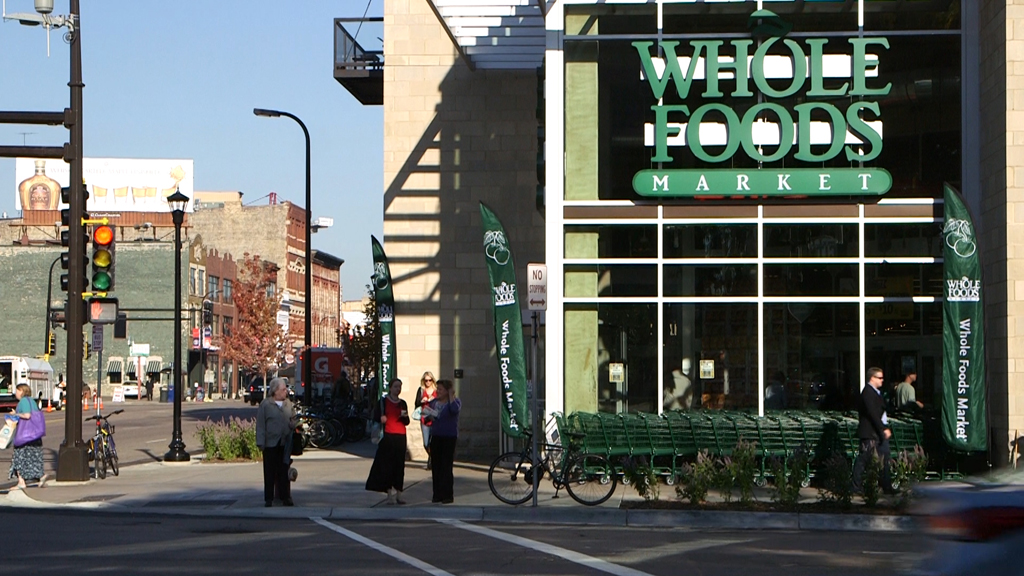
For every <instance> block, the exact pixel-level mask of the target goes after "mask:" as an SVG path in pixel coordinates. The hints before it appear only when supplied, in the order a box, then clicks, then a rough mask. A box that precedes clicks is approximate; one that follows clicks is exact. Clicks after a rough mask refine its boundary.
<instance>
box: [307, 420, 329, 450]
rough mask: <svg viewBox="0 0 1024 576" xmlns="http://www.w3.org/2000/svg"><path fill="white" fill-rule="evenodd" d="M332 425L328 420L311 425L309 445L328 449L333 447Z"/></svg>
mask: <svg viewBox="0 0 1024 576" xmlns="http://www.w3.org/2000/svg"><path fill="white" fill-rule="evenodd" d="M331 440H332V438H331V425H330V424H328V423H327V421H326V420H316V421H315V422H313V423H312V424H310V425H309V445H310V446H312V447H313V448H326V447H328V446H330V445H331Z"/></svg>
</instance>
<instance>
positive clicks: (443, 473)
mask: <svg viewBox="0 0 1024 576" xmlns="http://www.w3.org/2000/svg"><path fill="white" fill-rule="evenodd" d="M461 411H462V401H461V400H459V399H458V398H456V397H455V386H454V384H453V383H452V381H451V380H447V379H444V378H442V379H441V380H438V381H437V397H436V398H434V399H433V400H432V401H431V402H430V404H429V405H427V406H426V407H424V408H423V409H422V410H421V412H422V413H423V414H424V415H425V416H426V417H427V418H429V420H430V455H431V458H432V459H433V469H432V471H431V472H432V476H433V484H434V497H433V498H432V499H431V502H434V503H438V502H440V503H441V504H451V503H452V502H454V501H455V474H454V470H453V467H454V465H455V445H456V443H457V442H458V439H459V412H461Z"/></svg>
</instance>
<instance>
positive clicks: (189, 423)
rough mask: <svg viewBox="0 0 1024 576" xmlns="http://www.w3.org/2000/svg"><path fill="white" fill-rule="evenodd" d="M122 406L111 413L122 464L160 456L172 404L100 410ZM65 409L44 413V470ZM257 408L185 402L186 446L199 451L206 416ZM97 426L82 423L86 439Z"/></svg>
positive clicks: (3, 466) (52, 457) (2, 472)
mask: <svg viewBox="0 0 1024 576" xmlns="http://www.w3.org/2000/svg"><path fill="white" fill-rule="evenodd" d="M89 408H90V409H89V410H88V411H86V412H85V413H84V414H83V418H85V417H89V416H92V415H94V414H95V413H96V409H95V407H94V406H92V405H90V406H89ZM119 409H124V412H123V413H121V414H117V415H116V416H111V417H110V422H111V423H113V424H114V438H115V439H116V440H117V453H118V457H119V458H120V461H121V464H122V465H130V464H138V463H142V462H154V461H157V460H160V459H161V458H162V457H163V455H164V454H165V453H166V452H167V446H168V444H170V442H171V432H172V430H173V427H174V422H173V416H174V405H173V404H171V403H166V402H165V403H161V402H157V401H152V402H149V401H145V400H128V401H126V402H124V403H118V404H114V403H113V402H109V401H106V400H105V401H104V406H103V414H109V413H111V412H113V411H115V410H119ZM64 415H65V412H64V411H62V410H58V411H54V412H48V413H47V414H46V437H45V438H43V451H44V456H43V458H44V460H45V463H46V470H47V472H51V473H52V472H53V471H54V470H55V469H56V462H57V451H58V450H59V448H60V444H61V442H63V440H64V432H65V418H64ZM255 416H256V408H255V407H252V406H249V405H248V404H246V403H244V402H242V401H241V400H224V401H215V402H203V403H193V402H185V403H183V404H182V406H181V431H182V437H183V439H184V441H185V446H186V450H188V451H189V452H195V453H198V452H200V451H201V447H200V445H199V441H198V439H197V437H196V428H197V426H198V425H199V424H200V423H201V422H205V421H206V420H207V419H211V420H215V421H216V420H222V419H229V418H233V417H240V418H255ZM95 429H96V424H95V422H93V421H91V420H90V421H84V422H83V423H82V439H83V440H85V441H88V440H89V438H91V437H92V435H93V434H94V432H95ZM11 454H12V451H11V450H10V449H7V450H0V486H4V485H7V484H8V483H7V482H6V480H7V468H8V466H9V465H10V464H9V463H10V461H11Z"/></svg>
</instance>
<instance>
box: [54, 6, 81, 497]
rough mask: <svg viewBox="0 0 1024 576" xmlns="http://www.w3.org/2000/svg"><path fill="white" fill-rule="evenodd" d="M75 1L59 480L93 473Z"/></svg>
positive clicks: (78, 29) (74, 9) (78, 34)
mask: <svg viewBox="0 0 1024 576" xmlns="http://www.w3.org/2000/svg"><path fill="white" fill-rule="evenodd" d="M70 2H71V6H70V7H71V9H70V12H71V25H72V30H71V31H70V32H69V35H70V37H71V77H70V80H69V81H68V86H69V87H70V88H71V110H70V116H71V118H70V126H68V128H69V130H70V133H71V138H70V141H69V142H68V144H69V146H68V150H67V159H68V160H69V163H70V164H71V169H70V172H69V179H70V181H69V183H68V185H69V186H70V194H71V197H70V198H68V215H69V216H70V219H71V221H70V222H69V223H68V224H69V226H68V235H69V238H68V256H69V259H68V305H67V310H65V311H64V322H65V326H66V327H67V333H68V338H67V360H68V364H67V386H68V399H69V401H68V403H67V411H66V413H65V415H64V442H62V443H61V445H60V450H59V451H58V453H57V480H58V481H82V480H88V478H89V460H88V457H87V454H86V446H85V443H84V442H83V441H82V403H81V401H80V399H81V398H82V388H83V387H84V382H83V380H82V378H83V372H82V369H83V366H82V363H83V360H84V359H83V358H82V356H83V350H82V348H83V346H82V327H83V325H84V324H85V314H84V312H85V309H84V306H83V305H82V302H83V301H82V292H83V290H84V289H85V286H84V285H83V284H84V280H85V262H84V260H85V257H86V254H85V230H84V225H83V224H82V218H83V217H84V216H85V193H84V190H83V188H84V186H83V182H82V155H83V154H82V152H83V151H82V143H83V138H82V88H83V87H84V86H85V84H83V83H82V22H81V18H80V7H79V0H70Z"/></svg>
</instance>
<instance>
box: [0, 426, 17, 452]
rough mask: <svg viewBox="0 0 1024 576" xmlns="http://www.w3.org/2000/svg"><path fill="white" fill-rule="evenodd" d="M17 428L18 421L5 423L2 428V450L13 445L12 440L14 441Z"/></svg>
mask: <svg viewBox="0 0 1024 576" xmlns="http://www.w3.org/2000/svg"><path fill="white" fill-rule="evenodd" d="M17 427H18V421H17V420H8V421H7V422H6V423H4V427H3V428H0V450H3V449H4V448H7V447H8V446H10V445H11V440H13V439H14V429H15V428H17Z"/></svg>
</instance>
